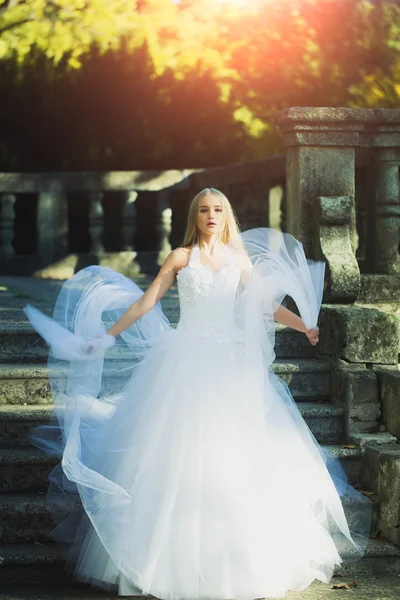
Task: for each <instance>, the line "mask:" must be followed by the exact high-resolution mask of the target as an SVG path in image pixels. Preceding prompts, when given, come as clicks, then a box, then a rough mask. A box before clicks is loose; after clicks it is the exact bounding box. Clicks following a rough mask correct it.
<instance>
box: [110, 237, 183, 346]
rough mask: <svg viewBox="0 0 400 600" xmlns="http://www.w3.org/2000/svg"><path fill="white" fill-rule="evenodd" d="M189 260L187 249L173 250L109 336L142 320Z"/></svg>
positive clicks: (112, 328)
mask: <svg viewBox="0 0 400 600" xmlns="http://www.w3.org/2000/svg"><path fill="white" fill-rule="evenodd" d="M187 259H188V251H187V249H186V248H177V249H176V250H173V251H172V252H171V253H170V254H169V255H168V256H167V258H166V259H165V262H164V264H163V265H162V267H161V269H160V271H159V273H158V275H157V277H156V278H155V279H154V281H153V283H152V284H151V285H150V286H149V287H148V289H147V290H146V291H145V293H144V294H143V296H141V297H140V298H139V299H138V300H136V302H134V303H133V304H132V305H131V306H130V307H129V308H128V309H127V310H126V311H125V312H124V314H123V315H122V317H121V318H120V319H119V320H118V321H117V322H116V323H115V324H114V325H113V326H112V327H110V329H109V330H108V331H107V334H109V335H113V336H114V337H116V336H117V335H119V334H120V333H122V332H123V331H125V329H127V328H128V327H129V326H130V325H132V324H133V323H134V322H135V321H137V320H138V319H140V317H142V316H143V315H145V314H146V313H147V312H149V310H151V309H152V308H153V307H154V306H155V305H156V304H157V302H159V301H160V300H161V298H162V297H163V296H164V294H165V293H166V292H167V291H168V290H169V288H170V287H171V285H172V284H173V282H174V279H175V275H176V273H177V272H178V271H179V269H181V268H182V267H185V266H186V264H187Z"/></svg>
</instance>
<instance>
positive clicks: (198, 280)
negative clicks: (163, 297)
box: [177, 246, 240, 343]
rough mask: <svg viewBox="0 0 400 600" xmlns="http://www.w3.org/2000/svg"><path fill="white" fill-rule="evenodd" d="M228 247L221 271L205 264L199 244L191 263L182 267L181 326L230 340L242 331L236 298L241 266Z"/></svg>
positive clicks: (179, 325) (178, 279) (180, 290)
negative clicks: (236, 315) (236, 316)
mask: <svg viewBox="0 0 400 600" xmlns="http://www.w3.org/2000/svg"><path fill="white" fill-rule="evenodd" d="M225 248H226V264H225V265H224V266H223V267H222V268H221V269H218V270H217V271H213V270H212V269H211V268H210V267H208V266H207V265H203V264H201V262H200V249H199V246H194V247H193V248H192V251H191V253H190V258H189V264H188V265H187V266H186V267H184V268H182V269H180V271H178V274H177V282H178V291H179V300H180V312H181V316H180V321H179V324H178V328H179V329H181V330H182V329H183V330H185V331H189V332H196V333H200V335H201V336H202V337H208V336H212V337H214V338H216V340H217V341H221V342H228V343H229V342H231V341H232V338H236V335H237V333H238V332H237V330H236V327H235V324H234V302H235V297H236V292H237V289H238V284H239V281H240V270H239V267H238V266H237V265H236V263H235V261H234V257H233V253H232V250H230V249H229V248H228V247H227V246H226V247H225Z"/></svg>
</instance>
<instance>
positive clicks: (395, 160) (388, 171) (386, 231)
mask: <svg viewBox="0 0 400 600" xmlns="http://www.w3.org/2000/svg"><path fill="white" fill-rule="evenodd" d="M398 139H399V148H377V149H376V151H375V154H374V163H375V169H374V173H375V202H374V207H375V219H374V227H375V236H374V238H375V245H374V249H375V252H374V272H375V273H385V274H393V275H399V274H400V247H399V246H400V185H399V168H400V123H399V136H398Z"/></svg>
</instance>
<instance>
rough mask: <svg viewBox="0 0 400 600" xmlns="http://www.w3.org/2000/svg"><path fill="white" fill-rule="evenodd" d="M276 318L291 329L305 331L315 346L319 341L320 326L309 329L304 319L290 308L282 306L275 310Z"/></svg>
mask: <svg viewBox="0 0 400 600" xmlns="http://www.w3.org/2000/svg"><path fill="white" fill-rule="evenodd" d="M274 319H275V321H278V323H281V324H282V325H286V327H291V329H295V330H296V331H301V332H302V333H305V334H306V336H307V337H308V339H309V340H310V343H311V344H312V345H313V346H315V344H317V343H318V341H319V338H318V333H319V329H318V327H316V328H315V329H307V327H306V326H305V324H304V321H303V319H302V318H301V317H299V316H298V315H296V314H295V313H294V312H292V311H291V310H289V309H288V308H285V307H284V306H280V307H279V308H278V309H277V310H276V311H275V312H274Z"/></svg>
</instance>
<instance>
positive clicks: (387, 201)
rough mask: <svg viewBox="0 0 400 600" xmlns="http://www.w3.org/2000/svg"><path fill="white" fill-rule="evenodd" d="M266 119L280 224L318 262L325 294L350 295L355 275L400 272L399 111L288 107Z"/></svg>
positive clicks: (356, 284) (355, 290)
mask: <svg viewBox="0 0 400 600" xmlns="http://www.w3.org/2000/svg"><path fill="white" fill-rule="evenodd" d="M274 122H275V123H276V124H277V125H279V126H280V128H281V131H282V133H283V139H284V144H285V148H286V177H287V179H286V214H287V223H286V224H287V230H288V231H289V232H290V233H292V234H293V235H295V236H296V237H298V238H299V239H301V240H302V242H303V245H304V247H305V249H306V254H307V256H309V257H310V258H314V259H325V260H326V262H327V264H328V293H327V299H329V300H331V301H334V302H340V301H345V302H351V301H354V300H356V299H357V297H358V295H359V293H360V289H361V278H360V275H361V273H366V274H374V275H379V274H381V275H383V276H394V277H395V278H397V276H400V252H399V243H400V184H399V167H400V110H394V109H393V110H392V109H356V108H303V107H301V108H296V107H294V108H289V109H287V110H283V111H280V112H278V113H276V115H274ZM356 261H357V264H356ZM394 281H395V280H394Z"/></svg>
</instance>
